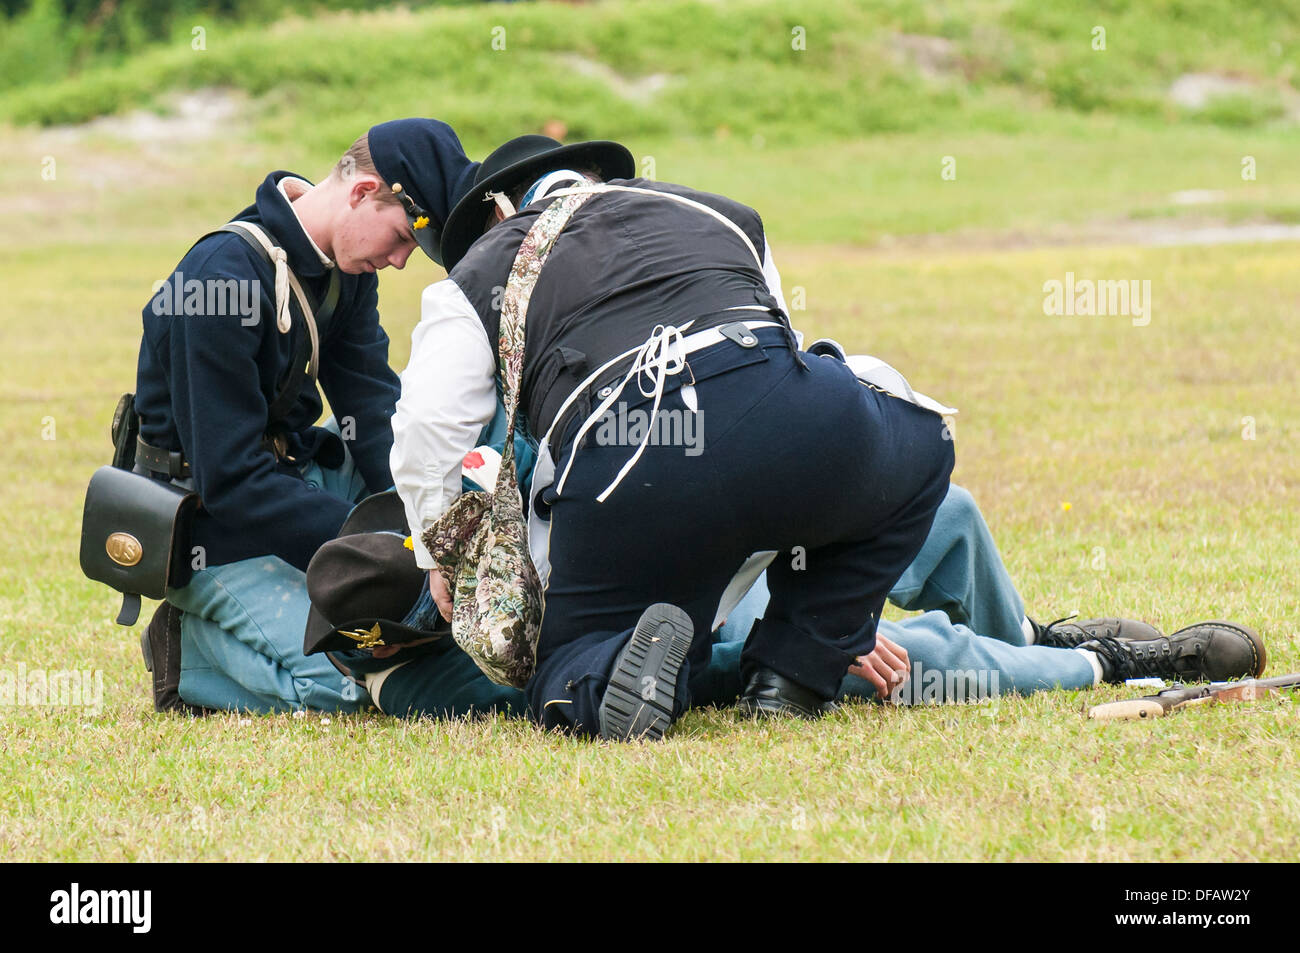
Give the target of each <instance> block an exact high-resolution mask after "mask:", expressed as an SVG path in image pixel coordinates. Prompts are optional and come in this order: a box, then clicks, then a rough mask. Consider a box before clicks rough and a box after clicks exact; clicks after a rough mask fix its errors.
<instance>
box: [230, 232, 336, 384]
mask: <svg viewBox="0 0 1300 953" xmlns="http://www.w3.org/2000/svg"><path fill="white" fill-rule="evenodd" d="M227 224H228V225H229V226H231V227H234V228H238V229H239V230H240V231H242V232H244V233H245V234H247V235H251V236H252V237H253V239H254V240H255V241H256V242H257V243H258V244H259V245H261V246H262V248H263V249H265V251H266V253H267V254H268V255H270V256H271V262H272V264H273V265H274V267H275V326H276V327H277V328H279V330H280V333H281V334H288V333H289V328H290V327H292V323H293V319H292V316H291V315H290V314H289V289H290V288H292V289H293V296H294V297H295V298H297V299H298V307H299V308H300V309H301V310H302V314H303V317H304V318H306V319H307V333H308V334H310V335H311V367H310V369H309V370H308V372H307V373H308V374H310V375H311V379H312V380H316V372H317V370H318V368H319V366H320V335H319V332H318V331H317V329H316V315H315V314H313V313H312V310H311V306H310V305H309V304H308V303H307V295H306V293H305V292H304V291H303V290H302V285H301V284H299V283H298V276H297V275H295V274H294V273H293V271H292V270H291V269H290V268H289V257H288V255H286V254H285V251H284V249H283V248H281V247H280V246H279V245H276V244H275V243H273V242H272V241H271V239H270V238H268V237H267V235H266V232H264V231H262V229H261V228H260V227H259V226H257V225H254V224H253V223H252V222H229V223H227Z"/></svg>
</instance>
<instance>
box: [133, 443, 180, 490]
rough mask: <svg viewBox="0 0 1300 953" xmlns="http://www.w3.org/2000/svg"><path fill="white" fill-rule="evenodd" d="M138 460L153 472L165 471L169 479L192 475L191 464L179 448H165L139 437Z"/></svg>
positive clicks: (136, 455)
mask: <svg viewBox="0 0 1300 953" xmlns="http://www.w3.org/2000/svg"><path fill="white" fill-rule="evenodd" d="M135 459H136V462H137V463H139V464H140V465H141V466H143V467H144V468H145V469H146V470H149V471H150V472H152V473H165V474H167V477H168V479H171V480H184V479H186V478H187V477H188V476H189V475H190V465H189V463H188V462H187V461H186V459H185V455H184V454H182V453H181V452H180V451H179V450H164V449H162V448H161V447H155V446H151V445H150V444H147V443H145V442H144V438H143V437H137V438H136V443H135Z"/></svg>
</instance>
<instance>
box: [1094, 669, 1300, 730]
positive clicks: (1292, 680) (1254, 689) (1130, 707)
mask: <svg viewBox="0 0 1300 953" xmlns="http://www.w3.org/2000/svg"><path fill="white" fill-rule="evenodd" d="M1297 686H1300V672H1293V673H1291V674H1290V675H1278V676H1275V677H1273V678H1249V679H1246V680H1245V681H1241V682H1211V683H1210V684H1209V685H1200V686H1192V687H1191V688H1185V687H1183V686H1181V685H1175V686H1173V687H1171V688H1166V689H1165V690H1164V691H1162V692H1160V693H1158V694H1155V695H1147V696H1146V697H1145V698H1130V699H1125V700H1124V701H1117V702H1106V703H1105V704H1103V705H1094V706H1093V707H1092V708H1090V709H1089V710H1088V717H1089V718H1091V719H1092V720H1093V721H1145V720H1148V719H1151V718H1163V717H1164V716H1165V715H1167V714H1169V713H1170V712H1173V711H1177V710H1178V709H1180V708H1186V707H1188V706H1189V705H1204V704H1210V705H1212V704H1215V703H1217V702H1252V701H1256V700H1257V699H1260V698H1264V697H1266V696H1267V695H1270V694H1271V693H1272V691H1273V689H1275V688H1295V687H1297Z"/></svg>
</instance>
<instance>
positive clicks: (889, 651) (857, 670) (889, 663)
mask: <svg viewBox="0 0 1300 953" xmlns="http://www.w3.org/2000/svg"><path fill="white" fill-rule="evenodd" d="M911 671H912V665H911V661H910V660H909V659H908V657H907V649H905V648H903V647H902V646H901V645H899V644H898V643H897V642H891V641H890V640H889V639H887V638H885V637H884V636H883V635H880V634H879V633H877V634H876V647H875V648H874V649H872V650H871V651H870V652H868V653H867V654H866V655H859V656H858V660H857V662H855V663H854V664H853V665H851V666H849V674H850V675H856V676H858V678H864V679H866V680H867V681H868V682H870V683H871V684H872V685H873V686H874V687H875V689H876V696H877V697H878V698H879V699H880V700H881V701H889V700H890V696H891V695H892V694H893V692H894V690H895V689H896V688H898V687H899V686H900V685H902V684H903V682H905V681H907V676H908V675H909V674H910V673H911Z"/></svg>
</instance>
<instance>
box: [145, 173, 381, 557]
mask: <svg viewBox="0 0 1300 953" xmlns="http://www.w3.org/2000/svg"><path fill="white" fill-rule="evenodd" d="M290 174H292V173H288V172H273V173H271V175H269V176H267V178H266V181H265V182H263V183H262V185H261V186H260V187H259V188H258V190H257V200H256V204H254V205H252V206H250V207H249V208H247V209H245V210H244V211H242V212H240V213H239V215H237V216H236V220H237V221H249V222H255V223H257V224H259V225H261V226H262V227H263V229H264V230H265V231H266V232H267V233H268V235H269V237H270V238H271V241H272V242H275V243H276V244H278V245H280V247H282V248H283V249H284V250H285V252H286V253H287V255H288V262H289V267H290V268H291V269H292V270H293V271H294V272H295V273H296V274H297V275H298V278H299V280H300V281H301V282H302V284H303V288H304V290H306V292H307V294H308V295H309V296H310V297H312V298H314V300H315V301H317V302H319V301H322V300H323V299H324V297H325V292H326V288H327V286H328V283H329V275H328V272H327V270H326V268H325V267H324V265H322V264H321V261H320V259H319V258H318V257H317V255H316V253H315V252H314V251H313V250H312V246H311V243H310V241H309V240H308V238H307V235H306V233H305V232H304V231H303V229H302V226H301V225H299V223H298V220H297V218H296V217H295V215H294V213H293V209H292V208H291V207H290V205H289V203H288V201H287V200H286V199H285V198H284V196H283V195H282V194H281V193H280V191H279V190H278V189H277V188H276V184H277V183H278V182H279V181H280V179H282V178H284V177H285V176H287V175H290ZM339 277H340V279H341V284H340V295H339V301H338V305H337V307H336V309H335V311H334V315H333V317H332V318H331V319H330V320H329V321H328V323H327V324H326V325H325V326H323V327H321V328H320V374H319V379H320V385H321V387H322V388H323V389H324V391H325V397H326V398H327V399H328V400H329V403H330V408H331V409H332V411H333V412H334V415H335V417H336V419H337V420H339V421H340V422H341V423H342V422H344V421H346V420H347V418H351V420H352V422H353V423H352V427H351V428H350V429H352V430H353V431H354V434H353V439H351V440H350V441H349V443H348V449H349V451H350V452H351V454H352V456H353V459H354V460H355V461H356V464H357V467H358V470H359V471H360V473H361V475H362V477H363V478H364V479H365V481H366V486H367V488H368V489H369V490H370V491H371V492H377V491H380V490H384V489H387V488H388V487H389V486H391V485H392V482H393V480H392V475H391V473H390V471H389V466H388V454H389V451H390V449H391V448H392V444H393V432H392V425H391V423H390V418H391V417H392V415H393V409H394V405H395V403H396V402H397V397H398V392H399V382H398V378H397V375H396V374H395V373H394V372H393V371H392V369H391V368H390V367H389V366H388V335H387V334H385V333H384V331H383V329H382V328H381V327H380V326H379V313H378V310H377V302H378V285H379V282H378V279H377V278H376V277H375V276H374V275H369V274H363V275H340V276H339ZM230 278H233V279H236V280H243V281H245V282H247V281H248V280H249V279H253V278H256V279H257V280H258V282H259V284H260V303H259V306H258V307H256V308H255V309H251V310H255V311H256V315H257V317H256V319H255V320H253V319H250V318H248V317H246V316H244V315H241V314H239V313H233V314H221V313H211V311H216V312H221V311H232V310H237V309H233V308H231V307H230V306H229V299H224V300H223V299H222V298H221V297H220V296H218V297H217V298H214V299H213V300H214V301H216V302H217V305H218V306H216V307H211V306H210V305H209V303H208V296H207V295H206V294H205V295H204V296H203V299H204V300H203V305H202V307H201V310H202V313H198V314H194V313H189V314H185V313H171V312H174V311H176V310H177V309H176V308H175V305H177V304H178V303H179V304H183V303H184V302H185V300H186V292H187V290H188V291H189V292H193V291H194V290H195V289H196V288H199V287H206V284H205V283H207V282H208V281H209V280H214V279H215V280H221V279H230ZM194 281H197V282H199V283H200V284H199V285H194V284H190V283H191V282H194ZM218 287H220V286H218ZM244 288H245V289H246V290H245V292H244V293H245V296H246V298H247V299H248V300H250V301H251V285H247V284H246V285H244ZM290 297H291V301H292V303H291V305H290V308H291V312H292V314H293V327H292V330H291V331H290V333H288V334H282V333H280V331H279V330H278V329H277V327H276V322H275V273H274V270H273V268H272V267H271V265H270V264H269V263H267V262H265V261H263V259H262V257H261V255H260V254H259V253H257V252H256V251H254V250H253V249H252V248H251V247H249V245H248V244H247V242H245V241H244V239H243V238H242V237H240V236H239V235H233V234H229V233H220V234H217V235H213V236H210V237H207V238H204V239H203V240H202V241H200V242H199V243H198V244H197V245H195V246H194V247H193V248H191V249H190V251H189V252H188V253H187V254H186V255H185V257H184V258H182V259H181V262H180V264H179V265H177V266H176V270H175V271H174V272H173V273H172V274H171V275H170V276H169V278H168V283H167V285H165V286H164V287H162V288H161V289H160V290H159V291H158V293H157V294H156V295H155V297H154V299H153V300H151V301H150V303H149V304H148V305H146V306H145V308H144V337H143V340H142V341H141V342H140V360H139V365H138V368H137V374H136V409H137V410H138V412H139V414H140V435H141V437H143V438H144V440H145V441H146V442H147V443H150V444H152V445H154V446H156V447H164V448H167V449H169V450H181V451H182V452H184V454H185V458H186V460H188V461H189V463H190V466H191V469H192V472H193V476H194V487H195V489H196V490H197V491H198V494H199V498H200V500H201V501H202V506H201V509H200V511H199V513H198V515H197V516H196V518H195V523H194V538H193V544H192V545H195V546H202V547H203V548H204V550H205V558H206V561H207V564H208V565H210V566H213V565H221V564H222V563H230V562H235V561H237V560H240V559H247V558H250V557H253V556H260V555H264V554H267V553H270V554H273V555H276V556H279V557H280V558H281V559H283V560H285V562H288V563H290V564H291V565H293V566H297V567H298V568H299V569H302V570H306V568H307V563H308V562H309V561H310V560H311V557H312V554H313V553H315V552H316V550H317V548H318V547H319V546H320V545H321V544H322V543H324V542H325V541H326V540H329V539H333V538H334V536H335V535H336V534H337V532H338V529H339V527H340V526H341V525H342V523H343V519H344V517H346V516H347V514H348V511H349V510H350V509H351V508H352V503H351V502H350V501H348V500H344V499H342V498H340V497H337V496H333V495H331V494H329V493H326V492H324V491H322V490H318V489H314V488H312V487H309V486H308V485H307V484H306V483H305V482H304V481H303V478H302V476H301V474H300V473H299V469H298V468H299V467H300V466H302V465H303V464H305V463H306V462H307V461H309V460H313V459H315V460H317V461H318V462H319V463H320V464H321V465H322V466H337V465H338V464H339V463H341V462H342V459H343V457H342V444H341V443H340V442H339V440H338V438H337V437H334V436H333V435H331V434H330V433H329V432H328V431H325V430H324V429H322V428H320V427H315V426H313V424H315V422H316V420H317V419H318V418H319V417H320V414H321V410H322V402H321V398H320V394H319V392H318V391H317V389H316V388H315V387H313V386H311V384H310V383H305V384H304V386H303V388H302V392H301V394H300V395H299V397H298V401H297V403H296V404H295V405H294V406H293V408H292V409H291V410H290V412H289V414H288V417H287V419H286V420H285V422H284V428H285V429H286V430H287V431H288V434H287V439H288V443H289V450H288V453H289V455H290V456H292V457H294V458H295V459H296V461H297V463H296V464H293V463H287V462H280V461H277V460H276V458H275V456H274V454H273V453H271V452H270V451H269V450H266V449H263V443H262V437H263V434H264V433H265V432H266V429H267V411H268V408H269V406H270V404H271V402H272V401H273V400H274V399H275V396H276V394H277V393H278V391H279V387H280V385H281V383H282V382H283V380H284V378H285V375H286V374H287V372H288V369H289V365H290V363H291V362H292V359H293V355H294V352H295V349H296V348H297V345H298V339H299V337H300V336H301V335H305V334H307V329H306V326H305V325H304V323H303V320H302V316H301V315H300V314H299V311H298V305H297V302H296V301H293V299H292V294H291V296H290ZM156 304H157V305H158V307H155V305H156ZM198 305H199V297H198V296H197V295H193V296H192V297H191V301H190V306H189V307H183V308H182V309H181V310H182V311H191V312H192V311H194V310H195V309H196V306H198ZM158 310H161V311H163V313H162V314H158V313H157V311H158ZM345 435H346V431H345Z"/></svg>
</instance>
